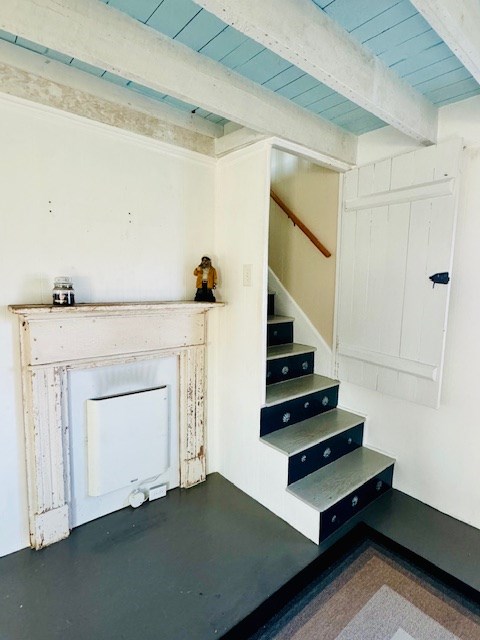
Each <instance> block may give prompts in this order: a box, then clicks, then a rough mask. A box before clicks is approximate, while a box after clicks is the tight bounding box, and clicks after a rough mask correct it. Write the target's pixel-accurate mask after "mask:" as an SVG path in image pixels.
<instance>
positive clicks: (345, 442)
mask: <svg viewBox="0 0 480 640" xmlns="http://www.w3.org/2000/svg"><path fill="white" fill-rule="evenodd" d="M362 441H363V424H359V425H357V426H355V427H352V428H351V429H348V430H347V431H342V433H338V434H337V435H335V436H333V437H331V438H328V439H327V440H323V441H322V442H320V443H319V444H316V445H314V446H313V447H310V448H309V449H305V450H304V451H302V452H300V453H296V454H295V455H292V456H290V457H289V459H288V484H292V482H296V481H297V480H301V478H304V477H305V476H308V475H309V474H310V473H313V472H314V471H317V469H321V468H322V467H326V466H327V464H330V463H331V462H334V461H335V460H338V459H339V458H341V457H342V456H344V455H346V454H347V453H350V452H351V451H354V450H355V449H358V448H359V447H361V446H362Z"/></svg>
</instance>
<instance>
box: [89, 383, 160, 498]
mask: <svg viewBox="0 0 480 640" xmlns="http://www.w3.org/2000/svg"><path fill="white" fill-rule="evenodd" d="M168 415H169V412H168V389H167V387H161V388H157V389H147V390H145V391H139V392H134V393H127V394H121V395H116V396H109V397H106V398H96V399H93V400H87V438H88V444H87V449H88V493H89V495H90V496H100V495H103V494H105V493H110V492H111V491H116V490H117V489H121V488H123V487H127V486H132V487H136V486H138V485H139V484H140V483H141V482H143V481H145V480H148V479H150V478H153V477H155V476H158V475H160V474H162V473H164V472H165V471H166V470H167V469H168V466H169V449H170V446H169V424H168Z"/></svg>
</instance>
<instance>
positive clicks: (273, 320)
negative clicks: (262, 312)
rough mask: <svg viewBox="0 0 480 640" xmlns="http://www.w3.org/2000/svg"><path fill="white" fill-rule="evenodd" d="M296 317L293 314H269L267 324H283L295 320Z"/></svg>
mask: <svg viewBox="0 0 480 640" xmlns="http://www.w3.org/2000/svg"><path fill="white" fill-rule="evenodd" d="M294 320H295V318H292V317H291V316H267V324H282V323H283V322H293V321H294Z"/></svg>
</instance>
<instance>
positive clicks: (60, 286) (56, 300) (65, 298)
mask: <svg viewBox="0 0 480 640" xmlns="http://www.w3.org/2000/svg"><path fill="white" fill-rule="evenodd" d="M53 304H55V305H62V306H69V305H72V304H75V292H74V290H73V282H72V279H71V278H69V277H68V276H59V277H58V278H55V280H54V285H53Z"/></svg>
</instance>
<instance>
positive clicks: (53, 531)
mask: <svg viewBox="0 0 480 640" xmlns="http://www.w3.org/2000/svg"><path fill="white" fill-rule="evenodd" d="M222 306H224V304H223V303H198V302H182V301H177V302H125V303H93V304H91V303H90V304H79V305H74V306H71V307H58V306H53V305H11V306H10V307H9V310H10V311H11V312H12V313H14V314H17V315H18V316H19V320H20V348H21V356H22V383H23V406H24V423H25V439H26V445H27V474H28V502H29V522H30V542H31V546H32V547H34V548H35V549H40V548H42V547H45V546H48V545H50V544H52V543H54V542H58V541H59V540H62V539H64V538H66V537H67V536H68V535H69V533H70V526H69V515H70V505H69V502H70V451H69V425H68V415H69V411H68V402H69V396H68V385H67V382H68V376H67V374H68V371H69V370H71V369H82V368H88V367H95V366H106V365H110V364H126V363H129V362H132V361H136V360H148V359H152V358H162V357H170V356H172V355H173V356H176V357H177V358H178V362H179V373H180V375H179V378H180V383H179V409H180V411H179V436H180V447H179V456H180V486H182V487H184V488H187V487H191V486H193V485H195V484H197V483H199V482H202V481H203V480H205V477H206V458H205V400H206V398H205V396H206V370H205V334H206V313H207V311H208V310H210V309H213V308H215V307H222Z"/></svg>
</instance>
